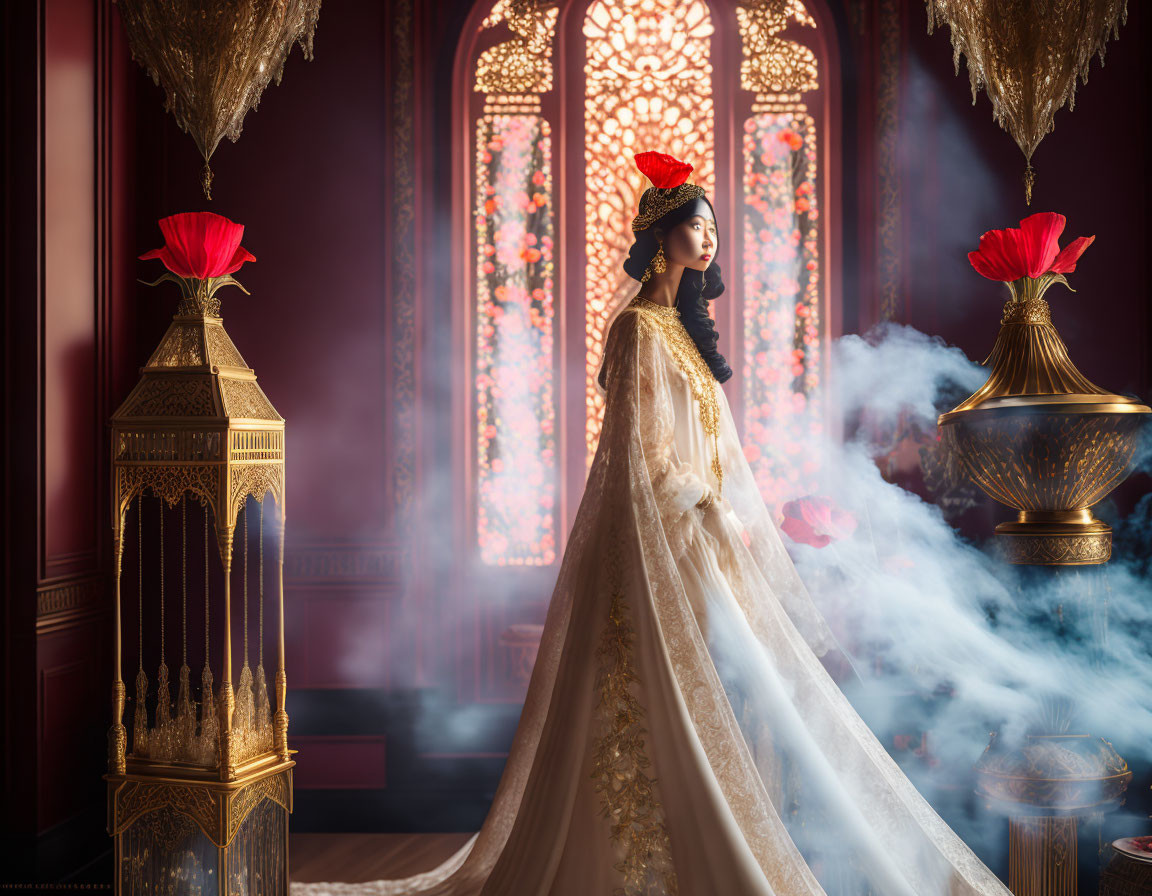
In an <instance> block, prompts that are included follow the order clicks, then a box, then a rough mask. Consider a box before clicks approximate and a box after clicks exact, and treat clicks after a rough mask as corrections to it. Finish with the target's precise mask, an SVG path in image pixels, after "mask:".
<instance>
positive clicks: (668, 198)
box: [632, 182, 704, 233]
mask: <svg viewBox="0 0 1152 896" xmlns="http://www.w3.org/2000/svg"><path fill="white" fill-rule="evenodd" d="M703 195H704V188H703V187H701V186H700V185H699V184H690V183H687V182H685V183H682V184H680V186H678V187H670V188H668V189H666V190H665V189H661V188H660V187H649V188H648V189H647V190H645V191H644V195H643V196H641V197H640V209H639V211H638V212H637V214H636V217H635V218H633V219H632V232H633V233H639V232H640V231H641V230H645V229H647V228H648V227H651V226H652V225H653V224H655V223H656V222H657V221H659V220H660V219H661V218H663V217H664V216H665V215H666V214H668V212H670V211H672V209H674V208H679V207H680V206H682V205H683V204H684V203H685V202H691V201H692V200H693V199H698V198H700V197H701V196H703Z"/></svg>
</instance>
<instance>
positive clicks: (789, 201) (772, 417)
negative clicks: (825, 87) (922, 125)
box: [741, 105, 824, 506]
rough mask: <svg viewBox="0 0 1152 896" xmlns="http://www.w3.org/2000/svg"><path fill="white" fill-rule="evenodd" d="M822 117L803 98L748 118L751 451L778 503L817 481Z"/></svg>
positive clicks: (764, 487)
mask: <svg viewBox="0 0 1152 896" xmlns="http://www.w3.org/2000/svg"><path fill="white" fill-rule="evenodd" d="M816 177H817V165H816V126H815V122H814V121H813V119H812V116H811V115H809V114H808V113H807V112H806V111H805V110H804V108H803V106H802V105H800V106H798V107H797V108H793V109H791V110H782V111H764V112H760V113H759V114H757V115H755V116H754V117H752V118H749V119H748V120H747V121H746V122H745V124H744V309H743V317H744V321H743V323H744V371H743V373H744V376H743V383H742V384H741V387H742V389H743V391H744V423H745V433H744V452H745V455H746V456H747V458H748V462H749V464H750V465H751V467H752V470H753V472H754V473H755V476H756V482H757V484H758V485H759V487H760V492H761V494H762V495H763V496H764V499H765V501H766V502H767V503H768V504H769V506H772V505H773V504H779V503H780V502H781V501H784V500H787V499H788V498H790V497H795V496H796V495H799V494H804V493H805V492H806V491H808V490H809V489H810V488H811V486H812V484H813V483H812V477H813V476H814V474H815V473H816V471H817V461H816V460H815V459H814V458H813V457H812V456H811V455H810V454H809V453H808V452H807V451H806V450H805V449H806V447H807V446H808V445H809V444H810V442H811V436H813V435H816V434H818V433H819V432H820V430H821V427H822V423H823V421H822V413H821V411H820V408H819V407H818V406H817V404H816V402H815V401H810V396H813V394H814V392H815V390H816V388H817V387H818V386H820V385H821V380H822V377H823V364H824V359H823V357H822V355H821V351H822V341H821V340H822V335H823V322H822V320H821V294H822V289H821V281H820V267H821V266H820V251H819V247H820V230H819V223H820V221H819V214H820V210H819V209H818V208H817V194H818V191H817V189H816V187H817V181H816Z"/></svg>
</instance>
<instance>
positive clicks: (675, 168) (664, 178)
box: [634, 152, 692, 190]
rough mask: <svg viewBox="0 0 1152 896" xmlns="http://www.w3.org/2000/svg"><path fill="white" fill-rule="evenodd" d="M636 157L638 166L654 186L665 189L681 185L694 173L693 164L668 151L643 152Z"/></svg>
mask: <svg viewBox="0 0 1152 896" xmlns="http://www.w3.org/2000/svg"><path fill="white" fill-rule="evenodd" d="M634 158H635V159H636V167H637V168H639V169H640V172H641V173H642V174H643V175H644V176H645V177H647V178H648V179H649V180H650V181H652V186H654V187H660V188H661V189H663V190H667V189H670V188H671V187H678V186H680V185H681V184H682V183H684V181H686V180H687V179H688V175H689V174H691V173H692V166H691V165H689V164H688V163H687V162H681V161H680V160H679V159H678V158H676V157H675V156H670V155H668V154H667V153H663V152H642V153H640V154H639V155H637V156H635V157H634Z"/></svg>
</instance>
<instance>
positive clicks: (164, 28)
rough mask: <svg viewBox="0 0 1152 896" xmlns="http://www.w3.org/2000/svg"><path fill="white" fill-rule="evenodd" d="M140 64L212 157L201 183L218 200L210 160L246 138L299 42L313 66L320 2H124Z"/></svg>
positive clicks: (166, 103) (202, 150)
mask: <svg viewBox="0 0 1152 896" xmlns="http://www.w3.org/2000/svg"><path fill="white" fill-rule="evenodd" d="M118 3H119V6H120V17H121V18H122V19H123V20H124V29H125V30H126V31H127V32H128V44H129V46H130V48H131V50H132V58H133V59H135V60H136V61H137V62H138V63H140V65H141V66H143V68H144V69H145V71H147V72H148V74H149V75H151V76H152V81H153V82H154V83H156V84H159V85H161V86H162V87H163V88H164V94H165V98H164V108H165V109H166V110H168V111H170V112H171V113H172V115H173V117H175V119H176V123H177V124H178V125H179V126H180V129H181V130H182V131H184V132H186V133H188V134H191V135H192V139H193V140H195V141H196V148H197V149H199V150H200V155H201V156H203V158H204V168H203V171H202V176H201V184H202V186H203V188H204V195H205V196H206V197H207V198H208V199H211V198H212V169H211V168H210V167H209V165H208V160H209V159H210V158H211V157H212V153H213V152H215V150H216V146H217V145H218V144H219V143H220V139H221V138H222V137H225V136H227V137H228V139H230V140H232V141H233V142H235V141H237V140H239V139H240V130H241V128H242V127H243V125H244V116H245V115H247V114H248V110H249V109H254V108H255V107H256V105H257V104H258V103H259V102H260V95H261V94H262V93H263V92H264V88H265V87H267V86H268V82H269V81H271V80H272V79H275V80H276V83H277V84H279V83H280V79H281V77H282V76H283V74H284V61H285V60H286V59H287V58H288V53H289V51H290V50H291V49H292V44H293V43H296V42H298V43H299V44H300V47H301V49H302V50H303V51H304V58H305V59H308V60H311V59H312V37H313V35H314V34H315V31H316V20H317V18H318V17H319V15H320V0H230V2H228V3H213V2H209V0H118Z"/></svg>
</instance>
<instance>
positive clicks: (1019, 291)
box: [968, 212, 1096, 301]
mask: <svg viewBox="0 0 1152 896" xmlns="http://www.w3.org/2000/svg"><path fill="white" fill-rule="evenodd" d="M1064 224H1065V218H1064V216H1063V215H1058V214H1056V213H1055V212H1040V213H1038V214H1035V215H1029V216H1028V217H1027V218H1025V219H1024V220H1023V221H1021V222H1020V227H1019V228H1018V229H1017V228H1014V227H1009V228H1007V229H1005V230H989V231H988V232H987V233H985V234H983V235H982V236H981V237H980V245H979V247H978V248H977V249H976V251H975V252H969V253H968V261H970V262H971V263H972V267H974V268H975V269H976V272H977V273H978V274H980V275H981V276H984V277H987V278H988V279H989V280H999V281H1001V282H1002V283H1007V284H1008V288H1009V289H1011V290H1012V296H1013V298H1015V299H1016V300H1017V301H1024V300H1026V299H1038V298H1040V296H1041V295H1043V294H1044V292H1045V290H1047V289H1048V287H1049V286H1051V285H1052V284H1053V283H1063V284H1064V285H1065V286H1067V285H1068V281H1067V280H1066V279H1064V275H1065V274H1071V273H1072V272H1073V271H1075V270H1076V262H1077V261H1079V260H1080V256H1081V255H1083V254H1084V250H1085V249H1087V248H1088V247H1089V246H1090V245H1092V241H1093V240H1095V239H1096V237H1095V236H1082V237H1077V238H1076V239H1074V240H1073V241H1072V242H1070V243H1069V244H1068V245H1067V246H1065V247H1064V248H1063V249H1061V248H1060V242H1059V241H1060V234H1061V233H1063V232H1064Z"/></svg>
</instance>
